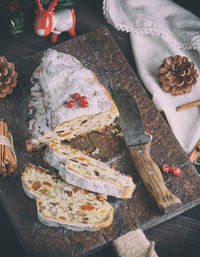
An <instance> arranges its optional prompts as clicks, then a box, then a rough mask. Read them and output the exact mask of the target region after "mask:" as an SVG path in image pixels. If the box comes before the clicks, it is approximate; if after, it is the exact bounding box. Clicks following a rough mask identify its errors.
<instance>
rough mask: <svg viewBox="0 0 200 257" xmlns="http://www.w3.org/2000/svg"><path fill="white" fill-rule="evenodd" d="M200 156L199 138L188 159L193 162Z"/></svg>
mask: <svg viewBox="0 0 200 257" xmlns="http://www.w3.org/2000/svg"><path fill="white" fill-rule="evenodd" d="M199 156H200V140H199V142H198V143H197V145H196V146H195V148H194V149H193V150H192V152H191V153H190V156H189V157H190V161H191V162H192V163H193V162H194V161H195V160H196V159H197V158H198V157H199Z"/></svg>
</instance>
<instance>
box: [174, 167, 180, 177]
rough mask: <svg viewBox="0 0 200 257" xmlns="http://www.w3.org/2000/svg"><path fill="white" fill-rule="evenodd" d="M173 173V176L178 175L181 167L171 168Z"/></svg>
mask: <svg viewBox="0 0 200 257" xmlns="http://www.w3.org/2000/svg"><path fill="white" fill-rule="evenodd" d="M173 174H174V176H178V175H180V174H181V169H179V168H176V169H175V170H173Z"/></svg>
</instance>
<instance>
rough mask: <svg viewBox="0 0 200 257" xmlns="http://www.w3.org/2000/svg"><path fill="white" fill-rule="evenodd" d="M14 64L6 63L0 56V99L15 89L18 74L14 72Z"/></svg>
mask: <svg viewBox="0 0 200 257" xmlns="http://www.w3.org/2000/svg"><path fill="white" fill-rule="evenodd" d="M14 69H15V65H14V63H11V62H8V61H7V59H6V58H5V57H4V56H0V98H4V97H5V96H6V95H8V94H11V93H12V92H13V88H14V87H16V84H17V78H18V74H17V72H16V71H15V70H14Z"/></svg>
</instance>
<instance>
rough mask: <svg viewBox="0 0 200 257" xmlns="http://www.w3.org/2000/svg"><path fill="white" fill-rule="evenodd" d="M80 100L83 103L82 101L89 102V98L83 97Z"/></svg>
mask: <svg viewBox="0 0 200 257" xmlns="http://www.w3.org/2000/svg"><path fill="white" fill-rule="evenodd" d="M79 99H80V101H81V102H82V101H86V102H87V97H86V96H81V97H80V98H79Z"/></svg>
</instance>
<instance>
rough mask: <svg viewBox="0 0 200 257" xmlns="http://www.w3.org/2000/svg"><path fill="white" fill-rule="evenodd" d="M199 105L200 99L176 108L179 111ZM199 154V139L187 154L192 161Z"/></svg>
mask: <svg viewBox="0 0 200 257" xmlns="http://www.w3.org/2000/svg"><path fill="white" fill-rule="evenodd" d="M199 105H200V100H196V101H193V102H189V103H186V104H183V105H179V106H177V108H176V110H177V112H180V111H183V110H185V109H188V108H190V107H193V106H199ZM199 156H200V140H199V142H198V143H197V145H196V146H195V148H194V149H193V150H192V152H191V153H190V155H189V158H190V161H191V162H192V163H193V162H194V161H195V160H196V159H197V158H198V157H199Z"/></svg>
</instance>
